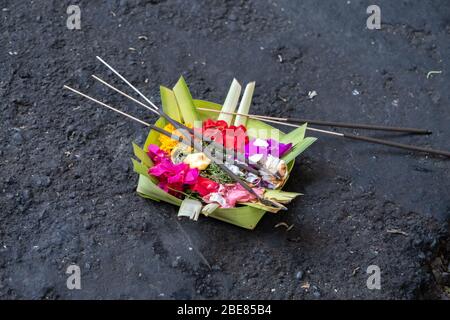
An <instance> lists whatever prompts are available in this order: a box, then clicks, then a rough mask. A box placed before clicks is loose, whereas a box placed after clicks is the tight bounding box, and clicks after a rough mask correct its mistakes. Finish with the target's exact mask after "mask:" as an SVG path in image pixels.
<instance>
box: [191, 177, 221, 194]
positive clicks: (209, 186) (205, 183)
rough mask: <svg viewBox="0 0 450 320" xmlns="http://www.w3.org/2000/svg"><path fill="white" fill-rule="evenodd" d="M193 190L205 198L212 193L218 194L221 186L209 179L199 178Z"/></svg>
mask: <svg viewBox="0 0 450 320" xmlns="http://www.w3.org/2000/svg"><path fill="white" fill-rule="evenodd" d="M191 190H192V191H195V192H197V193H198V194H199V195H200V196H202V197H204V196H206V195H208V194H210V193H212V192H216V191H217V190H219V184H218V183H217V182H215V181H212V180H210V179H208V178H204V177H201V176H199V177H198V178H197V182H196V183H195V184H194V185H193V186H192V187H191Z"/></svg>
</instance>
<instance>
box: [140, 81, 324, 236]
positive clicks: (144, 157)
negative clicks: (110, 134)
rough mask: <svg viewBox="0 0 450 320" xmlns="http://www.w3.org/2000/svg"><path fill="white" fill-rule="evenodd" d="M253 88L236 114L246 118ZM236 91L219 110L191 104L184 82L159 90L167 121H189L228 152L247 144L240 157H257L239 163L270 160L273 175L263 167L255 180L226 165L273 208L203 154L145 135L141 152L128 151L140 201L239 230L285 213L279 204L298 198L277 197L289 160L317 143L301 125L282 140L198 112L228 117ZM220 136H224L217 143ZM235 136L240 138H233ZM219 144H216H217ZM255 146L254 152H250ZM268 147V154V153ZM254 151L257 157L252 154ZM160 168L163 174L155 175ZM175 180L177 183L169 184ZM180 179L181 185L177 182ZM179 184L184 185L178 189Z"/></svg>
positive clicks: (259, 126)
mask: <svg viewBox="0 0 450 320" xmlns="http://www.w3.org/2000/svg"><path fill="white" fill-rule="evenodd" d="M252 87H253V84H249V85H248V86H247V88H246V92H244V100H242V101H241V104H240V107H239V111H241V112H245V111H246V110H243V108H245V109H248V107H249V106H250V100H251V97H250V98H249V96H250V95H251V93H250V94H249V93H248V92H249V90H252V89H251V88H252ZM239 91H240V85H239V84H238V83H237V82H236V81H233V84H232V86H231V88H230V91H229V93H228V96H227V99H226V102H225V104H224V106H223V107H222V106H221V105H219V104H216V103H212V102H208V101H204V100H193V99H192V98H191V95H190V93H189V90H188V88H187V85H186V83H185V81H184V79H183V78H180V80H179V81H178V83H177V84H176V86H175V87H174V88H173V91H172V90H170V89H168V88H165V87H161V100H162V106H163V111H164V112H165V113H166V114H167V115H169V116H170V117H171V118H172V119H174V120H177V121H178V122H182V123H184V124H185V125H190V124H191V123H192V121H199V122H200V124H201V125H202V130H203V131H204V134H205V135H207V134H208V133H209V134H218V135H219V137H218V138H223V139H222V141H223V142H225V143H228V145H227V147H230V145H231V144H233V142H237V140H239V139H241V140H242V141H243V142H245V141H247V144H244V145H243V150H241V151H243V152H245V148H247V151H250V152H251V150H249V149H255V151H256V152H251V154H249V153H247V156H248V157H247V158H246V159H244V160H249V158H250V160H259V161H258V163H263V164H264V165H266V163H264V162H263V161H261V160H263V158H264V159H265V160H266V162H267V161H269V159H270V161H271V163H273V164H274V168H273V171H272V172H270V171H269V170H270V169H272V168H269V167H267V172H264V171H262V174H260V175H258V173H259V172H258V171H257V173H256V174H255V173H252V172H249V171H247V170H243V169H240V168H239V167H237V166H236V165H234V164H231V163H226V162H225V165H226V166H227V167H228V168H230V169H231V170H232V171H233V172H234V173H235V174H237V175H238V176H240V177H241V178H243V179H244V180H245V183H248V184H249V185H252V187H253V189H254V190H255V192H257V193H259V194H260V195H261V196H262V197H263V199H267V200H271V201H273V202H274V204H275V206H273V205H267V204H264V203H261V202H260V201H257V199H256V197H254V196H253V195H252V194H251V193H250V192H248V191H246V190H245V189H243V188H242V187H241V186H240V185H239V184H238V183H236V182H234V181H233V180H231V179H230V178H229V177H228V176H227V174H226V173H225V172H224V171H222V170H221V168H220V167H218V166H217V164H215V163H214V162H212V161H210V159H208V158H207V157H205V156H204V154H203V153H197V152H196V151H195V150H194V151H192V150H190V151H188V152H186V151H185V150H186V149H187V148H186V146H185V145H183V143H181V142H177V141H175V140H173V139H171V138H169V137H167V136H165V135H163V134H161V133H158V132H156V131H154V130H150V133H149V135H148V137H147V140H146V142H145V145H144V147H143V148H142V149H141V148H139V147H138V146H137V145H136V144H134V145H133V148H134V154H135V156H136V157H137V158H138V159H139V160H140V161H136V160H133V164H134V170H135V171H136V172H137V173H138V174H139V182H138V187H137V192H138V193H139V194H140V195H141V196H143V197H145V198H149V199H153V200H156V201H165V202H168V203H171V204H174V205H177V206H180V212H179V214H180V215H187V216H189V217H191V218H192V219H197V217H198V214H200V213H201V214H204V215H206V216H209V217H212V218H215V219H219V220H222V221H225V222H228V223H232V224H234V225H237V226H240V227H243V228H248V229H253V228H254V227H255V226H256V224H257V223H258V221H259V220H260V219H261V217H262V216H263V215H264V213H265V212H266V211H270V212H278V211H279V210H280V209H282V208H284V204H286V203H288V202H289V201H291V200H292V199H294V198H295V197H296V196H298V195H299V193H294V192H285V191H282V190H281V188H282V186H283V185H284V184H285V182H286V181H287V180H288V178H289V172H290V171H291V170H292V168H293V165H294V159H295V158H296V157H297V156H298V155H300V154H301V153H302V152H303V151H304V150H305V149H306V148H308V147H309V146H310V145H311V144H312V143H313V142H314V141H315V140H316V139H315V138H312V137H305V129H306V125H303V126H302V127H300V128H297V129H296V130H295V131H293V132H291V134H284V133H282V132H280V131H279V130H278V129H275V128H273V127H271V126H270V125H268V124H265V123H264V122H261V121H258V120H254V119H248V120H247V119H245V117H239V116H236V117H233V116H232V115H227V114H224V113H215V112H212V111H203V110H202V111H200V110H198V109H197V108H207V109H212V110H222V109H225V108H227V109H226V110H231V112H232V111H233V110H234V109H235V107H236V106H237V104H236V102H237V99H236V98H237V97H238V96H239ZM230 99H232V100H234V102H232V103H233V105H231V106H230V104H227V102H228V101H230ZM155 125H156V126H157V127H159V128H163V129H166V130H173V129H174V128H173V126H172V125H171V124H170V123H168V121H167V120H166V119H165V118H162V117H161V118H160V119H159V120H158V121H156V123H155ZM224 128H225V129H224ZM205 129H206V130H205ZM219 130H222V131H219ZM208 131H209V132H208ZM222 132H223V136H222V137H220V135H221V133H222ZM237 133H239V134H242V136H241V137H240V136H238V134H237ZM267 133H271V135H272V136H277V137H279V139H280V141H276V140H274V139H265V138H267ZM233 134H234V135H233ZM232 135H233V136H232ZM218 140H219V139H216V141H218ZM234 140H236V141H234ZM269 143H270V144H271V145H270V146H269ZM255 144H256V145H257V147H256V148H254V147H255ZM275 144H277V146H275ZM251 147H253V148H251ZM269 147H272V148H270V149H269ZM281 149H282V150H281ZM234 151H236V150H234ZM258 151H259V152H261V153H257V152H258ZM281 152H282V153H281ZM278 155H280V156H282V157H281V159H280V158H278V157H277V156H278ZM158 157H162V158H163V160H162V161H161V159H158ZM258 158H261V159H258ZM155 163H156V165H155ZM243 163H245V161H243ZM255 163H256V161H255ZM160 167H164V168H163V169H160ZM178 170H186V172H185V176H184V177H182V176H181V175H176V172H177V171H178ZM172 171H173V172H172ZM278 171H280V178H279V179H276V178H275V179H274V178H273V177H272V176H271V173H278ZM166 174H167V175H166ZM175 175H176V176H175ZM190 176H194V178H192V179H191V180H189V179H190ZM174 177H176V178H175V179H174ZM183 179H184V181H182V180H183ZM183 182H184V185H182V184H183ZM180 189H182V190H180Z"/></svg>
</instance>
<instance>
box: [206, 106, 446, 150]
mask: <svg viewBox="0 0 450 320" xmlns="http://www.w3.org/2000/svg"><path fill="white" fill-rule="evenodd" d="M198 109H200V108H198ZM202 109H204V108H202ZM206 110H210V111H212V109H206ZM214 111H217V110H214ZM248 117H249V118H251V119H256V120H260V121H264V122H270V123H276V124H281V125H284V126H289V127H296V128H298V127H301V126H300V125H296V124H292V123H286V122H282V121H276V120H270V119H265V118H261V117H259V116H248ZM306 130H310V131H314V132H320V133H324V134H327V135H333V136H339V137H342V138H347V139H352V140H359V141H365V142H370V143H376V144H382V145H386V146H391V147H395V148H400V149H405V150H411V151H418V152H425V153H430V154H435V155H440V156H445V157H450V152H449V151H445V150H437V149H431V148H425V147H419V146H413V145H409V144H404V143H398V142H393V141H389V140H384V139H377V138H372V137H366V136H358V135H354V134H349V133H340V132H334V131H328V130H322V129H316V128H312V127H309V126H307V127H306Z"/></svg>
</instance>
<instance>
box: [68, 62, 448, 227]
mask: <svg viewBox="0 0 450 320" xmlns="http://www.w3.org/2000/svg"><path fill="white" fill-rule="evenodd" d="M97 58H98V60H100V61H101V62H102V63H103V64H104V65H105V66H107V67H108V68H109V69H110V70H111V71H112V72H113V73H114V74H116V75H117V76H118V77H119V78H120V79H121V80H122V81H124V82H125V83H126V84H127V85H128V86H129V87H130V88H131V89H133V90H134V91H135V92H136V93H137V94H138V95H139V96H140V97H141V98H143V99H144V100H145V102H146V103H143V102H141V101H140V100H137V99H135V98H133V97H131V96H129V95H128V94H126V93H125V92H123V91H121V90H119V89H117V88H115V87H113V86H112V85H110V84H108V83H107V82H105V81H104V80H102V79H100V78H99V77H97V76H93V77H94V78H95V79H96V80H98V81H99V82H101V83H102V84H104V85H106V86H107V87H109V88H110V89H113V90H114V91H116V92H117V93H119V94H121V95H123V96H125V97H127V98H129V99H130V100H132V101H133V102H135V103H137V104H139V105H140V106H142V107H145V108H146V109H147V110H149V111H150V112H152V113H154V114H156V115H157V116H158V120H157V121H156V122H155V123H154V124H150V123H147V122H145V121H142V120H140V119H138V118H136V117H133V116H131V115H129V114H127V113H125V112H123V111H121V110H119V109H117V108H114V107H111V106H109V105H107V104H106V103H104V102H101V101H99V100H97V99H94V98H92V97H90V96H88V95H86V94H84V93H82V92H80V91H78V90H75V89H73V88H71V87H68V86H64V87H65V88H66V89H69V90H71V91H72V92H75V93H77V94H79V95H81V96H83V97H85V98H87V99H89V100H91V101H94V102H96V103H98V104H100V105H102V106H104V107H106V108H108V109H110V110H113V111H115V112H118V113H120V114H122V115H123V116H126V117H128V118H130V119H132V120H134V121H137V122H139V123H141V124H143V125H145V126H147V127H149V128H150V132H149V134H148V136H147V139H146V141H145V144H144V145H143V146H142V147H140V146H138V145H137V144H135V143H133V151H134V155H135V157H136V159H132V163H133V168H134V171H135V172H136V173H137V174H138V175H139V180H138V185H137V193H138V194H139V195H140V196H142V197H144V198H147V199H151V200H154V201H164V202H167V203H170V204H173V205H176V206H179V211H178V216H180V217H182V216H184V217H189V218H190V219H192V220H197V219H198V218H199V216H200V215H204V216H207V217H211V218H215V219H218V220H221V221H224V222H228V223H231V224H233V225H236V226H239V227H243V228H246V229H253V228H255V226H256V225H257V224H258V222H259V221H260V219H261V218H262V216H263V215H264V214H265V213H266V212H272V213H276V212H279V211H280V210H287V207H286V205H287V204H288V203H289V202H291V201H292V200H293V199H294V198H296V197H297V196H299V195H300V194H299V193H296V192H288V191H284V190H283V187H284V185H285V184H286V182H287V180H288V179H289V175H290V173H291V171H292V170H293V169H294V162H295V159H296V158H297V157H298V156H299V155H301V154H302V152H303V151H305V150H306V149H307V148H308V147H309V146H311V144H313V143H314V142H315V141H316V138H314V137H306V136H305V135H306V132H307V131H314V132H318V133H321V134H327V135H332V136H335V137H340V138H348V139H352V140H359V141H364V142H369V143H377V144H383V145H388V146H391V147H397V148H402V149H407V150H413V151H419V152H425V153H429V154H435V155H439V156H446V157H450V153H449V152H447V151H441V150H435V149H429V148H424V147H419V146H412V145H405V144H400V143H397V142H393V141H389V140H382V139H376V138H371V137H366V136H361V135H354V134H347V133H339V132H336V131H327V130H323V129H316V128H312V127H310V126H308V125H307V123H309V124H311V123H312V124H315V125H318V126H334V127H345V128H353V129H366V130H367V129H369V130H383V131H394V132H404V133H415V134H429V133H431V132H429V131H428V130H423V129H416V128H403V127H386V126H377V125H363V124H354V123H338V122H329V121H319V120H306V119H293V118H275V117H269V116H260V115H252V114H250V113H249V110H250V106H251V101H252V96H253V92H254V89H255V83H254V82H251V83H249V84H247V85H246V87H245V90H244V92H243V94H242V98H241V91H242V87H241V85H240V84H239V83H238V81H236V80H233V82H232V84H231V87H230V89H229V90H228V94H227V96H226V98H225V99H224V102H223V105H221V104H217V103H213V102H209V101H205V100H198V99H193V98H192V96H191V93H190V91H189V89H188V86H187V84H186V82H185V80H184V78H183V77H181V78H180V79H179V80H178V82H177V83H176V85H175V86H174V87H173V89H172V90H171V89H169V88H166V87H163V86H161V87H160V95H161V103H162V108H159V107H157V106H156V105H155V104H154V103H153V102H152V101H150V100H149V99H148V98H147V97H146V96H144V95H143V94H142V93H141V92H140V91H139V90H138V89H137V88H136V87H134V86H133V85H132V84H131V83H130V82H129V81H128V80H126V79H125V78H124V77H123V76H122V75H121V74H120V73H119V72H117V71H116V70H115V69H114V68H113V67H111V66H110V65H109V64H107V63H106V62H105V61H104V60H102V59H101V58H100V57H97ZM269 123H277V124H281V125H286V126H290V127H295V129H294V130H293V131H291V132H289V133H284V132H282V131H280V130H278V129H276V128H275V127H272V126H271V125H270V124H269Z"/></svg>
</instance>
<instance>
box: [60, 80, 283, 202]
mask: <svg viewBox="0 0 450 320" xmlns="http://www.w3.org/2000/svg"><path fill="white" fill-rule="evenodd" d="M63 88H65V89H68V90H70V91H72V92H74V93H76V94H78V95H80V96H82V97H84V98H87V99H89V100H91V101H93V102H95V103H98V104H100V105H101V106H103V107H105V108H108V109H110V110H112V111H115V112H117V113H119V114H121V115H123V116H126V117H128V118H130V119H132V120H134V121H137V122H139V123H140V124H143V125H145V126H147V127H150V128H152V129H153V130H155V131H158V132H159V133H162V134H164V135H166V136H168V137H170V138H172V134H171V133H170V132H168V131H166V130H164V129H161V128H159V127H157V126H155V125H152V124H149V123H147V122H145V121H142V120H140V119H138V118H136V117H134V116H132V115H129V114H128V113H125V112H123V111H121V110H119V109H117V108H114V107H111V106H109V105H107V104H106V103H104V102H101V101H99V100H97V99H95V98H93V97H90V96H88V95H87V94H84V93H82V92H80V91H78V90H76V89H73V88H71V87H69V86H67V85H64V86H63ZM186 138H187V137H186ZM177 140H178V139H177ZM178 141H180V142H182V143H184V144H187V145H189V146H190V144H188V143H186V142H185V141H184V139H182V138H181V139H179V140H178ZM188 141H189V139H188ZM194 148H195V149H196V150H197V151H198V152H203V153H204V154H205V155H206V156H207V157H208V158H209V159H211V161H213V162H214V163H216V164H217V165H218V166H219V167H220V168H221V169H222V170H223V171H224V172H225V173H227V174H228V175H229V176H230V178H231V179H233V180H234V181H235V182H237V183H239V184H240V185H241V186H242V187H243V188H244V189H245V190H247V191H248V192H249V193H251V194H252V195H253V196H254V197H255V198H256V199H258V201H260V202H261V203H262V204H264V205H267V206H271V207H275V208H279V209H282V210H287V208H286V207H285V206H283V205H281V204H279V203H277V202H275V201H271V200H268V199H264V198H262V197H261V196H259V195H258V194H257V193H256V192H255V191H254V190H253V189H252V188H251V187H250V186H249V185H247V184H246V183H245V182H244V181H242V180H241V179H240V178H239V177H238V176H237V175H235V174H234V173H233V172H232V171H231V170H230V169H228V168H227V167H226V166H225V165H223V164H222V163H220V162H219V161H218V159H217V158H215V157H214V156H213V155H212V154H211V153H210V152H209V151H208V150H205V149H203V148H202V145H201V144H198V142H196V141H195V140H194Z"/></svg>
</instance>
